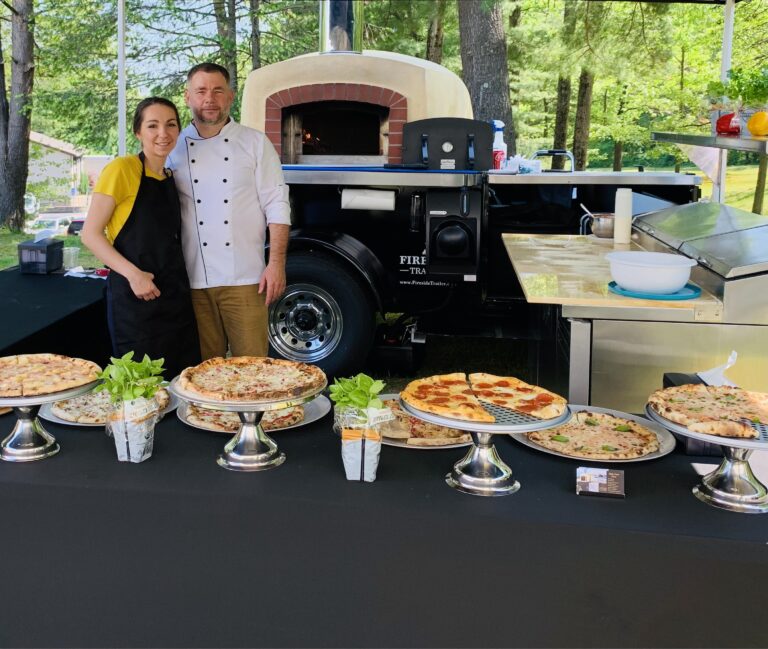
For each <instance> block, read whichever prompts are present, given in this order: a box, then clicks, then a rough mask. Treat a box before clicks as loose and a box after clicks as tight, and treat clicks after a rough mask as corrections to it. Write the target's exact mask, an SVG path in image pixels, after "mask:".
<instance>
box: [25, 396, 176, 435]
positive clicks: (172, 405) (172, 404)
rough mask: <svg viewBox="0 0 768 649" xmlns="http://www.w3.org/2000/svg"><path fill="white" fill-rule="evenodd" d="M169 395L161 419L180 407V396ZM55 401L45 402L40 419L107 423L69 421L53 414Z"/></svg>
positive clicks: (81, 424)
mask: <svg viewBox="0 0 768 649" xmlns="http://www.w3.org/2000/svg"><path fill="white" fill-rule="evenodd" d="M168 396H169V397H170V400H169V401H168V405H167V406H166V407H165V408H163V409H162V410H161V411H160V419H162V418H163V417H164V416H165V415H167V414H168V413H169V412H173V411H174V410H176V408H178V407H179V403H180V402H181V400H180V399H179V397H177V396H176V395H175V394H172V393H171V392H169V393H168ZM53 403H55V402H53ZM53 403H46V404H43V406H42V407H41V408H40V412H38V413H37V416H38V417H40V419H45V420H46V421H50V422H51V423H54V424H61V425H62V426H75V427H77V428H104V427H105V426H106V425H107V422H104V423H103V424H84V423H80V422H77V421H67V420H66V419H62V418H61V417H57V416H56V415H54V414H53V411H52V408H53Z"/></svg>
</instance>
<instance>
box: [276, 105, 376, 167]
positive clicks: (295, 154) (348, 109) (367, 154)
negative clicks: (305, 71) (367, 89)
mask: <svg viewBox="0 0 768 649" xmlns="http://www.w3.org/2000/svg"><path fill="white" fill-rule="evenodd" d="M388 118H389V108H388V107H386V106H379V105H376V104H368V103H364V102H357V101H321V102H313V103H307V104H298V105H294V106H290V107H288V108H284V109H283V120H282V121H283V138H284V141H283V153H284V155H283V158H284V160H283V162H285V163H288V164H296V163H305V164H307V163H312V162H319V161H322V160H326V159H329V158H330V159H333V160H338V161H341V162H349V163H354V162H359V163H366V162H381V161H386V156H387V149H388V143H387V138H388V133H387V130H388V123H389V121H388Z"/></svg>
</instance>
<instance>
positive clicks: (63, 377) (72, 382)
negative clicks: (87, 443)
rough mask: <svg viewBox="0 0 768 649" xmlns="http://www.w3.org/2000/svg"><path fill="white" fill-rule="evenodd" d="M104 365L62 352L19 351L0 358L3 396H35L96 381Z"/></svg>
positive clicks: (0, 378)
mask: <svg viewBox="0 0 768 649" xmlns="http://www.w3.org/2000/svg"><path fill="white" fill-rule="evenodd" d="M100 373H101V368H100V367H99V366H98V365H96V363H93V362H91V361H87V360H85V359H82V358H71V357H69V356H62V355H61V354H19V355H16V356H4V357H2V358H0V397H33V396H41V395H47V394H54V393H56V392H62V391H63V390H70V389H72V388H78V387H80V386H82V385H86V384H87V383H91V382H92V381H95V380H96V379H97V378H98V377H99V374H100Z"/></svg>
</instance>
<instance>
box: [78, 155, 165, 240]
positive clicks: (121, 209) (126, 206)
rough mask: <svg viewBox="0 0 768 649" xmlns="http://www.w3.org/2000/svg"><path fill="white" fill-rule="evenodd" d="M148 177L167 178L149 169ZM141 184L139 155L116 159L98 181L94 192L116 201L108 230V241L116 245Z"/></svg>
mask: <svg viewBox="0 0 768 649" xmlns="http://www.w3.org/2000/svg"><path fill="white" fill-rule="evenodd" d="M146 173H147V176H149V177H150V178H155V179H157V180H165V176H158V175H156V174H154V173H152V171H150V170H149V169H147V170H146ZM140 183H141V160H140V159H139V156H137V155H129V156H123V157H122V158H115V159H114V160H113V161H112V162H110V163H109V164H108V165H107V166H106V167H104V169H103V170H102V172H101V175H100V176H99V179H98V180H97V181H96V186H95V187H94V188H93V191H94V192H98V193H99V194H106V195H107V196H111V197H112V198H114V199H115V211H114V212H112V218H110V219H109V222H108V223H107V228H106V235H107V239H108V240H109V242H110V243H114V242H115V239H116V238H117V235H118V234H120V230H122V228H123V226H124V225H125V223H126V221H127V220H128V217H129V216H130V215H131V211H132V210H133V204H134V203H135V202H136V195H137V194H138V193H139V184H140Z"/></svg>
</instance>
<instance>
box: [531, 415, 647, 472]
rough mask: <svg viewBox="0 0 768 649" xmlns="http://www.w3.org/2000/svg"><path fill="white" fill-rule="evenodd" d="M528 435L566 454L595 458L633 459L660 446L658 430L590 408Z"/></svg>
mask: <svg viewBox="0 0 768 649" xmlns="http://www.w3.org/2000/svg"><path fill="white" fill-rule="evenodd" d="M528 439H529V440H531V441H532V442H535V443H536V444H538V445H539V446H543V447H544V448H547V449H550V450H553V451H557V452H558V453H561V454H562V455H568V456H571V457H580V458H585V459H591V460H629V459H633V458H638V457H643V456H644V455H648V454H649V453H655V452H656V451H658V450H659V440H658V437H657V436H656V433H654V432H653V431H652V430H649V429H648V428H645V426H641V425H640V424H638V423H636V422H634V421H632V420H631V419H624V418H623V417H614V416H613V415H609V414H605V413H600V412H588V411H586V410H584V411H581V412H577V413H574V415H573V417H572V418H571V420H570V421H569V422H568V423H567V424H564V425H562V426H558V427H557V428H550V429H548V430H538V431H535V432H531V433H528Z"/></svg>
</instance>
